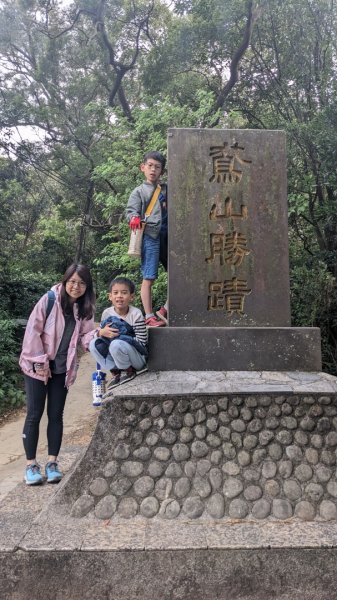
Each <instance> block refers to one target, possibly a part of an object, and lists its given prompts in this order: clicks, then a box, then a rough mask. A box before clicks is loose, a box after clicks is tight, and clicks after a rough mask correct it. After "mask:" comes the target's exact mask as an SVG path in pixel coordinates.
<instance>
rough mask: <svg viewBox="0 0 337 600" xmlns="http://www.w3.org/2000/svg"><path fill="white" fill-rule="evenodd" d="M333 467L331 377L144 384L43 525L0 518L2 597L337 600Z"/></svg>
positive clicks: (335, 438) (63, 487) (95, 442)
mask: <svg viewBox="0 0 337 600" xmlns="http://www.w3.org/2000/svg"><path fill="white" fill-rule="evenodd" d="M336 461H337V382H336V378H334V377H331V376H329V375H326V374H323V373H303V372H283V373H280V372H273V373H271V372H266V371H264V372H253V371H251V372H237V371H228V372H220V371H204V372H198V373H196V372H193V371H189V372H186V371H185V372H184V371H180V372H178V371H174V372H159V373H158V372H148V373H145V374H143V375H140V376H139V377H137V378H135V379H134V380H132V381H130V382H129V383H127V384H125V385H122V386H120V387H119V388H116V391H115V396H114V398H113V399H112V400H111V401H110V402H109V403H108V404H107V405H106V406H104V407H103V408H102V410H101V414H100V418H99V421H98V425H97V428H96V431H95V433H94V436H93V439H92V441H91V444H90V446H89V447H88V449H87V450H86V453H85V455H84V456H82V458H81V460H80V461H79V463H78V464H77V465H76V468H74V469H73V471H72V472H70V473H69V474H68V476H67V477H66V478H65V480H63V482H62V483H61V484H60V486H59V487H58V489H57V493H56V494H55V496H54V498H53V499H52V502H51V503H50V504H49V505H48V506H46V507H45V509H44V510H43V511H42V512H41V513H40V515H39V516H38V518H36V519H35V520H34V519H32V518H30V515H29V511H30V508H31V507H30V505H31V504H33V503H34V501H35V499H37V497H38V495H39V493H41V490H39V489H35V490H34V489H27V488H26V487H25V488H24V489H23V490H22V492H21V493H22V495H23V496H24V497H23V499H22V502H21V512H20V510H18V504H19V501H20V494H19V495H18V494H17V497H16V501H15V502H14V501H13V500H11V499H7V502H6V504H5V505H4V506H3V507H2V509H1V510H0V518H1V538H0V586H1V587H0V589H1V594H2V597H3V598H4V599H6V600H7V599H8V600H12V599H13V600H14V599H15V600H26V598H27V593H28V592H27V590H29V593H28V595H29V597H32V598H44V600H55V598H56V597H57V598H62V600H92V598H93V597H95V598H107V599H109V600H115V599H117V598H118V599H119V598H121V599H122V600H158V598H160V599H163V600H181V599H182V598H183V599H184V600H214V598H217V599H218V600H270V599H271V598H275V599H276V600H297V598H305V600H331V598H334V597H335V591H336V588H337V576H336V560H337V519H336V517H337V509H336V498H337V477H336ZM28 494H29V496H30V500H29V502H28V501H27V495H28ZM294 590H295V591H294Z"/></svg>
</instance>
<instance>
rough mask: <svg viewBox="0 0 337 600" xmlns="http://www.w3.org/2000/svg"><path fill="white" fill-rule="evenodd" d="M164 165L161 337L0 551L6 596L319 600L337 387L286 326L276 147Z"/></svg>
mask: <svg viewBox="0 0 337 600" xmlns="http://www.w3.org/2000/svg"><path fill="white" fill-rule="evenodd" d="M168 164H169V199H170V205H169V206H170V208H169V211H170V212H169V219H170V223H169V226H170V239H169V256H170V264H169V327H166V328H157V329H151V330H150V363H149V371H148V372H147V373H144V374H142V375H140V376H139V377H136V378H135V379H133V380H132V381H130V382H128V383H126V384H125V385H122V386H120V387H117V388H115V390H114V396H113V398H112V399H111V400H110V401H108V402H107V403H106V405H104V406H102V408H101V414H100V418H99V420H98V424H97V427H96V430H95V432H94V435H93V438H92V440H91V443H90V445H89V447H88V448H87V449H86V451H85V454H84V455H83V456H82V458H81V459H80V460H79V462H78V463H77V464H76V466H75V468H74V469H73V471H72V472H70V473H69V474H68V476H67V477H66V478H65V479H64V480H63V481H62V483H61V484H60V486H59V489H58V491H57V493H56V494H55V496H54V498H53V500H52V502H51V503H50V504H49V505H48V506H47V507H46V508H45V510H44V511H43V512H42V513H41V514H40V516H39V517H38V518H37V519H35V520H34V521H33V522H32V523H31V522H29V523H27V526H26V528H25V533H24V534H21V533H20V534H18V535H17V536H16V538H13V540H12V541H10V543H7V544H3V548H2V550H1V540H0V559H1V560H0V576H1V573H2V574H3V582H2V585H1V589H2V591H3V593H4V597H6V598H12V597H13V598H16V599H18V600H24V599H25V598H26V597H27V589H29V590H30V591H32V590H33V593H32V596H33V597H43V598H44V599H45V600H54V598H55V590H57V594H58V595H57V597H60V598H61V597H62V598H63V599H65V600H68V599H69V600H85V599H86V598H88V600H89V598H90V599H91V598H92V597H93V595H94V596H95V597H97V598H111V599H113V598H123V600H124V599H125V600H157V599H158V598H170V599H171V598H172V599H177V600H178V599H179V598H184V600H214V598H217V599H218V600H228V599H233V600H234V599H239V598H240V599H242V600H243V599H245V600H270V598H280V599H281V598H282V599H284V600H285V599H286V598H287V599H288V598H289V599H293V598H295V597H296V598H297V597H300V598H305V599H306V600H330V598H332V597H334V595H335V591H336V585H337V578H336V558H337V505H336V500H337V472H336V464H337V380H336V378H335V377H332V376H330V375H328V374H325V373H320V368H321V358H320V343H319V342H320V340H319V331H318V330H317V329H312V328H303V329H299V328H292V327H291V324H290V308H289V275H288V249H287V210H286V176H285V138H284V134H283V133H282V132H279V131H228V130H225V131H224V130H211V131H208V130H197V129H192V130H184V129H173V130H171V131H170V132H169V163H168ZM88 385H89V382H88ZM89 401H90V400H89ZM26 492H27V490H26ZM29 492H32V490H29ZM8 510H12V507H11V506H10V507H9V509H8ZM24 514H25V513H24ZM25 518H26V519H27V517H25ZM19 520H22V517H21V516H20V519H19ZM10 540H11V538H10ZM65 573H66V574H67V575H68V576H65ZM294 590H296V592H294ZM34 592H35V595H34ZM294 594H295V595H294Z"/></svg>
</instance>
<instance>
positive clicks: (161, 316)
mask: <svg viewBox="0 0 337 600" xmlns="http://www.w3.org/2000/svg"><path fill="white" fill-rule="evenodd" d="M156 315H157V317H158V319H160V320H161V321H164V323H165V325H167V310H166V308H165V306H162V307H161V308H160V309H159V310H157V312H156Z"/></svg>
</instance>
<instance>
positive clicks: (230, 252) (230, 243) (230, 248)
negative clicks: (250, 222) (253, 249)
mask: <svg viewBox="0 0 337 600" xmlns="http://www.w3.org/2000/svg"><path fill="white" fill-rule="evenodd" d="M246 246H247V238H246V236H245V235H243V233H239V232H237V231H233V232H232V233H227V234H226V241H225V246H224V251H225V253H226V254H227V256H226V258H225V262H226V263H227V264H230V265H235V266H236V267H239V266H240V265H241V264H242V261H243V259H244V257H245V256H248V254H250V250H247V248H246Z"/></svg>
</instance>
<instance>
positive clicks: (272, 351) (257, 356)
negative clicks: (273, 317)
mask: <svg viewBox="0 0 337 600" xmlns="http://www.w3.org/2000/svg"><path fill="white" fill-rule="evenodd" d="M149 342H150V343H149V348H150V355H149V361H148V367H149V370H150V371H177V370H178V371H180V370H186V371H188V370H191V371H208V370H209V371H233V370H234V371H259V370H261V371H262V370H264V371H320V370H321V369H322V361H321V345H320V330H319V329H318V328H314V327H301V328H299V327H268V328H266V327H249V328H248V327H246V328H245V327H165V328H151V329H150V330H149Z"/></svg>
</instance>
